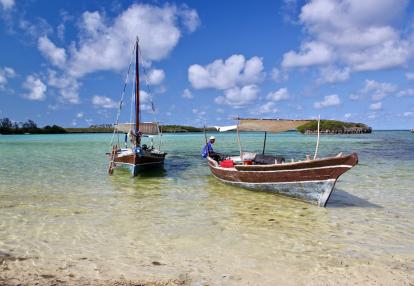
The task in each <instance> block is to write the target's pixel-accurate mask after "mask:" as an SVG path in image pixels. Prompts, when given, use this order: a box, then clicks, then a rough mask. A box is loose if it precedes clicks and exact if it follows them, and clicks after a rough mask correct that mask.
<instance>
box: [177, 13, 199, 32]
mask: <svg viewBox="0 0 414 286" xmlns="http://www.w3.org/2000/svg"><path fill="white" fill-rule="evenodd" d="M178 14H179V15H180V16H181V17H182V22H183V25H184V26H185V27H186V28H187V30H188V31H189V32H194V31H195V30H196V29H197V28H198V26H200V18H199V17H198V13H197V11H196V10H193V9H189V8H188V7H183V9H181V10H180V11H179V12H178Z"/></svg>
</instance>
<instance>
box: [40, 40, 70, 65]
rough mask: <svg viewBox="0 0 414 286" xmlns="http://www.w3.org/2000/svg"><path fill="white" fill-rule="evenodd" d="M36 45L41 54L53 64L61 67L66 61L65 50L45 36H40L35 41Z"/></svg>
mask: <svg viewBox="0 0 414 286" xmlns="http://www.w3.org/2000/svg"><path fill="white" fill-rule="evenodd" d="M37 47H38V49H39V51H40V52H41V54H42V55H43V56H44V57H45V58H46V59H48V60H49V61H50V62H51V63H52V64H53V65H55V66H58V67H63V66H64V65H65V63H66V51H65V49H63V48H58V47H57V46H56V45H55V44H54V43H52V41H50V40H49V38H48V37H47V36H42V37H40V38H39V39H38V41H37Z"/></svg>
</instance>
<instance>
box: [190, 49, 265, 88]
mask: <svg viewBox="0 0 414 286" xmlns="http://www.w3.org/2000/svg"><path fill="white" fill-rule="evenodd" d="M263 76H264V73H263V62H262V59H261V58H259V57H252V58H251V59H249V60H246V59H245V57H244V56H243V55H232V56H231V57H229V58H228V59H226V60H225V61H223V60H222V59H218V60H215V61H214V62H212V63H210V64H208V65H206V66H201V65H198V64H195V65H191V66H190V67H189V68H188V80H189V81H190V83H191V85H192V86H193V87H194V88H196V89H203V88H215V89H219V90H225V89H229V88H233V87H235V86H236V85H249V84H254V83H257V82H259V81H261V80H262V78H263Z"/></svg>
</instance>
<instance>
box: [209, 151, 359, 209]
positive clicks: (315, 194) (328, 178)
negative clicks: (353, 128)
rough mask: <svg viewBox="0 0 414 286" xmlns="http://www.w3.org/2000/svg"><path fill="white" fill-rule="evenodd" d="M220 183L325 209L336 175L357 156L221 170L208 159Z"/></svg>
mask: <svg viewBox="0 0 414 286" xmlns="http://www.w3.org/2000/svg"><path fill="white" fill-rule="evenodd" d="M208 163H209V167H210V170H211V172H212V174H213V175H214V176H215V177H216V178H218V179H219V180H220V181H222V182H224V183H227V184H231V185H234V186H238V187H242V188H245V189H250V190H256V191H269V192H275V193H278V194H281V195H285V196H289V197H293V198H297V199H300V200H302V201H306V202H309V203H312V204H316V205H319V206H322V207H324V206H326V204H327V202H328V200H329V198H330V196H331V193H332V191H333V189H334V187H335V183H336V181H337V179H338V178H339V176H341V175H342V174H343V173H345V172H346V171H348V170H349V169H351V168H352V167H353V166H355V165H356V164H357V163H358V156H357V155H356V154H355V153H354V154H351V155H349V156H341V157H330V158H324V159H319V160H310V161H304V162H296V163H286V164H274V165H251V166H247V165H246V166H236V167H235V168H222V167H220V166H219V165H218V164H217V162H216V161H214V160H213V159H211V158H208Z"/></svg>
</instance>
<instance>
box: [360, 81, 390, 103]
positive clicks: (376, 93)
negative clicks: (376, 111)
mask: <svg viewBox="0 0 414 286" xmlns="http://www.w3.org/2000/svg"><path fill="white" fill-rule="evenodd" d="M396 90H397V86H396V85H394V84H391V83H387V82H378V81H375V80H368V79H367V80H365V86H364V88H363V89H362V90H361V92H363V93H371V94H372V95H371V98H372V100H381V99H383V98H384V97H386V96H387V95H389V94H390V93H393V92H395V91H396Z"/></svg>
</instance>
